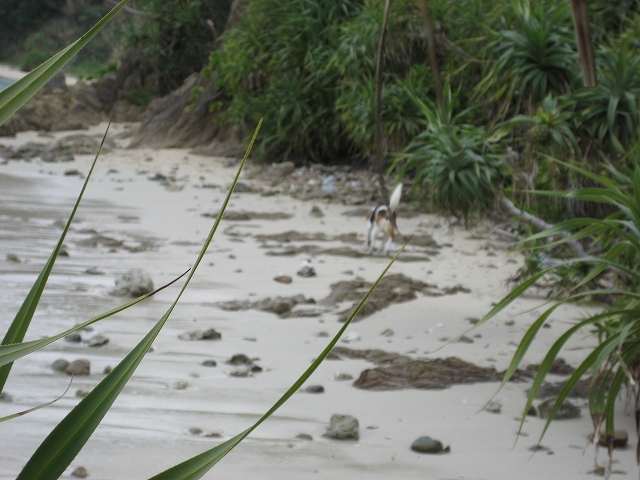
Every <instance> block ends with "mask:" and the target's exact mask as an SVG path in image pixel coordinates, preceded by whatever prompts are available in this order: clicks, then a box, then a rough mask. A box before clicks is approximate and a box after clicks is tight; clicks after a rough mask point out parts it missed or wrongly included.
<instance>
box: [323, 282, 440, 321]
mask: <svg viewBox="0 0 640 480" xmlns="http://www.w3.org/2000/svg"><path fill="white" fill-rule="evenodd" d="M371 285H372V283H370V282H366V281H365V280H363V279H362V278H360V277H358V278H356V279H355V280H345V281H341V282H338V283H334V284H332V285H331V293H330V294H329V296H327V297H326V298H324V299H322V300H321V301H320V302H319V303H320V304H321V305H335V304H338V303H340V302H345V301H352V302H354V304H353V306H352V307H351V308H348V309H347V310H344V311H343V312H340V315H339V317H338V321H340V322H344V321H346V320H347V318H349V316H350V315H351V312H353V308H354V307H355V306H356V305H357V303H359V302H360V300H361V299H362V297H363V296H364V295H365V293H366V292H367V291H368V290H369V288H371ZM433 288H437V287H436V286H435V285H429V284H428V283H424V282H421V281H419V280H413V279H411V278H409V277H406V276H405V275H403V274H401V273H397V274H394V275H387V276H385V277H383V278H382V280H381V281H380V283H379V284H378V286H377V287H376V292H375V295H372V296H370V297H369V298H368V299H367V301H366V302H365V304H364V305H363V306H362V308H361V309H360V311H359V312H358V315H357V316H356V317H355V319H354V321H358V320H362V319H363V318H365V317H367V316H369V315H371V314H373V313H374V312H377V311H378V310H382V309H383V308H385V307H387V306H389V305H391V304H393V303H401V302H408V301H410V300H414V299H416V298H417V292H421V293H426V292H428V291H429V290H430V289H433Z"/></svg>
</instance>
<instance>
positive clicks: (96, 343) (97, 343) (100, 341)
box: [87, 335, 109, 347]
mask: <svg viewBox="0 0 640 480" xmlns="http://www.w3.org/2000/svg"><path fill="white" fill-rule="evenodd" d="M107 343H109V339H108V338H107V337H105V336H104V335H94V336H93V337H91V338H90V339H89V342H88V343H87V345H89V346H90V347H101V346H103V345H106V344H107Z"/></svg>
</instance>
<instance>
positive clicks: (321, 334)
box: [316, 330, 329, 338]
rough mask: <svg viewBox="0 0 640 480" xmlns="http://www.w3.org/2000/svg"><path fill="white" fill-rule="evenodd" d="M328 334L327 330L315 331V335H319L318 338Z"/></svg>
mask: <svg viewBox="0 0 640 480" xmlns="http://www.w3.org/2000/svg"><path fill="white" fill-rule="evenodd" d="M328 336H329V332H325V331H324V330H323V331H321V332H318V333H316V337H320V338H326V337H328Z"/></svg>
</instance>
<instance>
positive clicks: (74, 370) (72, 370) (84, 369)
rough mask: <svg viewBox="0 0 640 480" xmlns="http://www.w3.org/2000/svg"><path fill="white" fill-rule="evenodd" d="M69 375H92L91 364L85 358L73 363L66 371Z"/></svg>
mask: <svg viewBox="0 0 640 480" xmlns="http://www.w3.org/2000/svg"><path fill="white" fill-rule="evenodd" d="M64 372H65V373H67V374H69V375H89V374H90V373H91V362H89V360H86V359H84V358H81V359H79V360H75V361H73V362H71V363H70V364H69V365H67V367H66V368H65V369H64Z"/></svg>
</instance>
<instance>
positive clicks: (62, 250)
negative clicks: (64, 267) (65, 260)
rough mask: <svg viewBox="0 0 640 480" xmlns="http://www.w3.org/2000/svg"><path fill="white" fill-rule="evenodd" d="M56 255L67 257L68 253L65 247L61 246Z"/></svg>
mask: <svg viewBox="0 0 640 480" xmlns="http://www.w3.org/2000/svg"><path fill="white" fill-rule="evenodd" d="M58 256H59V257H69V256H70V255H69V252H68V251H67V249H66V248H64V247H62V248H61V249H60V251H59V252H58Z"/></svg>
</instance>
